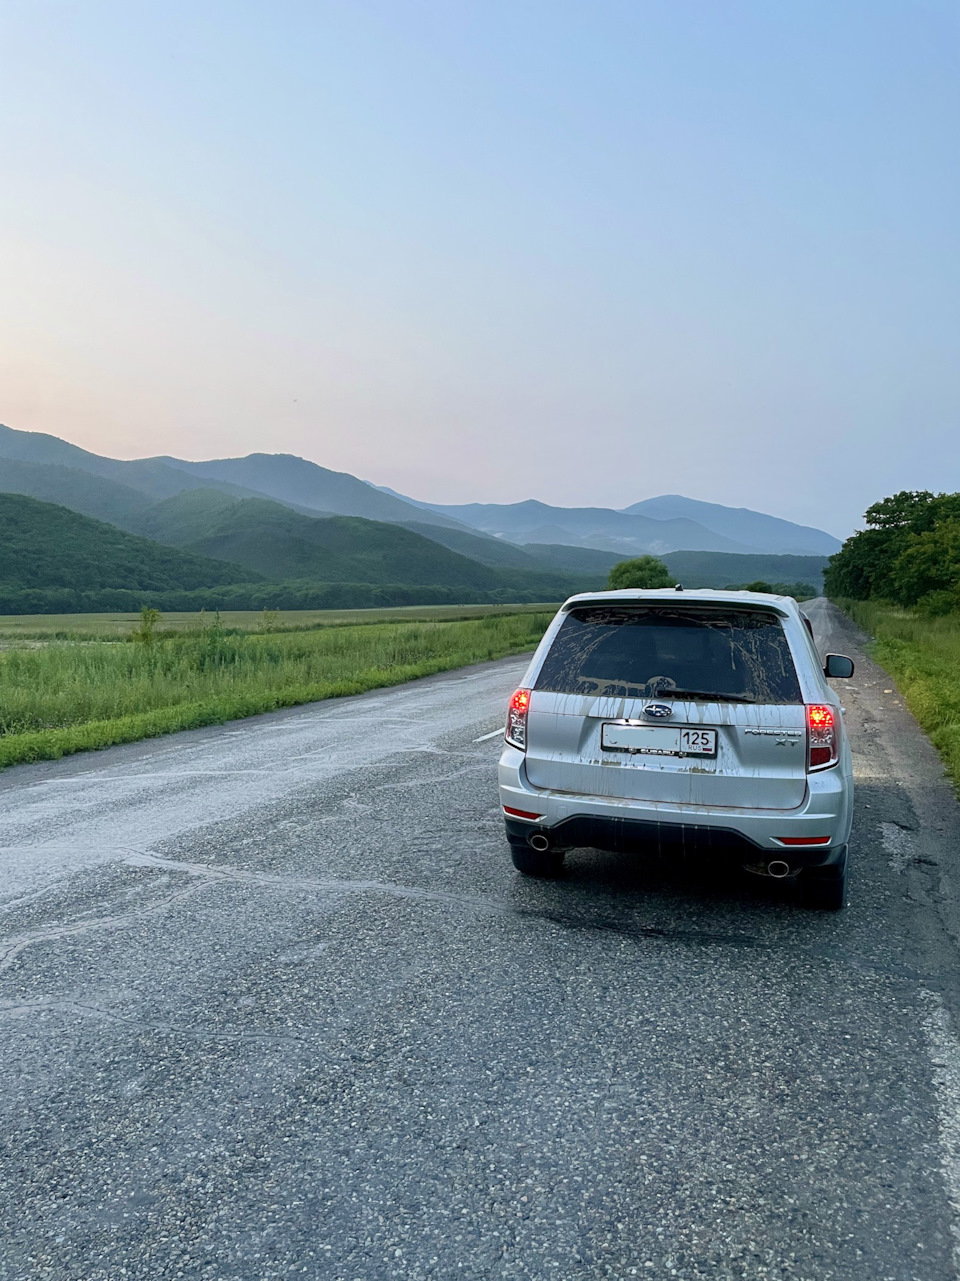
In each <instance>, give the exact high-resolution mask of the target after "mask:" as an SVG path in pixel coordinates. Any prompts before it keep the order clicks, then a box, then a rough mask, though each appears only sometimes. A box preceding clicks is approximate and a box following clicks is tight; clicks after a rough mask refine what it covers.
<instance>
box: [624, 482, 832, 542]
mask: <svg viewBox="0 0 960 1281" xmlns="http://www.w3.org/2000/svg"><path fill="white" fill-rule="evenodd" d="M623 510H624V512H626V513H627V514H628V515H634V516H650V517H652V518H653V519H654V520H675V519H677V518H683V519H687V520H695V521H697V522H698V524H700V525H703V526H704V527H705V528H706V529H710V530H713V532H714V533H715V534H723V535H724V536H725V537H727V538H732V539H735V540H736V541H737V542H740V543H747V544H751V545H753V546H754V547H757V548H761V549H764V550H765V551H767V552H771V553H781V554H788V555H799V556H802V555H808V556H809V555H813V554H819V555H821V556H831V555H832V554H833V553H834V552H835V551H839V549H840V540H839V539H837V538H834V537H833V535H832V534H827V533H825V532H824V531H823V530H822V529H813V528H811V526H809V525H795V524H793V522H792V521H789V520H781V519H780V518H779V517H778V516H767V515H765V514H764V513H763V512H755V511H751V510H750V508H749V507H723V506H721V505H720V504H719V503H704V502H700V501H698V500H697V499H695V498H684V497H683V496H682V495H681V494H662V495H661V496H660V497H659V498H645V499H644V500H643V501H642V502H639V503H634V504H633V506H632V507H625V508H624V509H623Z"/></svg>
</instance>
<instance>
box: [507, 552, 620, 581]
mask: <svg viewBox="0 0 960 1281" xmlns="http://www.w3.org/2000/svg"><path fill="white" fill-rule="evenodd" d="M523 550H524V551H525V552H526V553H527V555H528V556H529V557H530V558H531V560H534V561H536V562H537V563H538V564H539V565H542V566H543V568H544V569H562V570H565V571H566V572H567V573H571V574H592V575H595V576H596V577H597V578H598V579H602V580H603V581H604V582H606V578H607V575H608V574H609V573H610V571H611V569H613V567H614V565H616V564H617V563H618V562H619V561H621V560H623V557H622V556H621V555H620V554H619V553H617V552H601V551H597V550H596V549H595V548H593V547H568V546H567V545H566V544H565V543H524V546H523Z"/></svg>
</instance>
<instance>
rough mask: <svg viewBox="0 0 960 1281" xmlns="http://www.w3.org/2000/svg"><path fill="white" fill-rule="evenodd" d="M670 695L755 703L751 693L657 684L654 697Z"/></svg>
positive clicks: (721, 701) (722, 701) (719, 701)
mask: <svg viewBox="0 0 960 1281" xmlns="http://www.w3.org/2000/svg"><path fill="white" fill-rule="evenodd" d="M666 695H670V696H671V697H672V698H712V699H714V700H715V701H716V702H718V703H755V702H756V701H757V700H756V699H755V698H754V697H753V695H752V694H720V693H718V692H717V690H715V689H713V690H710V689H664V688H661V687H660V686H659V685H658V686H657V692H656V693H655V694H654V696H653V697H654V698H664V697H665V696H666Z"/></svg>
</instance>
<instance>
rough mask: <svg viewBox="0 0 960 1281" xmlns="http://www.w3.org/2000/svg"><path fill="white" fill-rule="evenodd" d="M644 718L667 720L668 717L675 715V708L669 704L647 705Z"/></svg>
mask: <svg viewBox="0 0 960 1281" xmlns="http://www.w3.org/2000/svg"><path fill="white" fill-rule="evenodd" d="M643 714H644V716H650V717H652V718H653V719H654V720H657V721H662V720H666V718H667V717H668V716H672V715H673V708H672V707H671V706H670V704H669V703H647V705H646V707H645V708H644V709H643Z"/></svg>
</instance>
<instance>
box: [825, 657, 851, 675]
mask: <svg viewBox="0 0 960 1281" xmlns="http://www.w3.org/2000/svg"><path fill="white" fill-rule="evenodd" d="M823 674H824V676H829V677H830V678H831V679H839V680H846V678H847V677H848V676H852V675H853V659H852V658H847V657H846V655H844V654H828V655H827V661H826V663H825V664H824V667H823Z"/></svg>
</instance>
